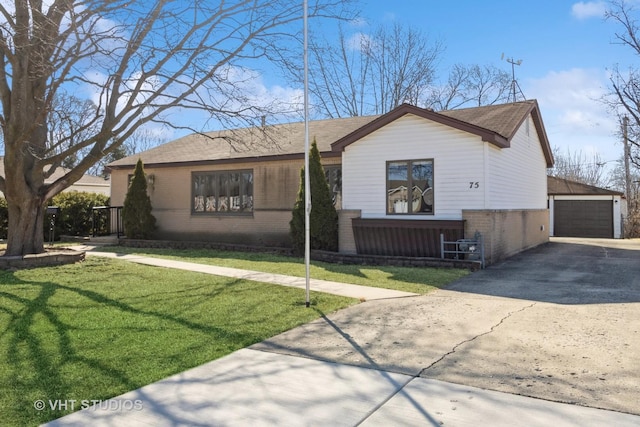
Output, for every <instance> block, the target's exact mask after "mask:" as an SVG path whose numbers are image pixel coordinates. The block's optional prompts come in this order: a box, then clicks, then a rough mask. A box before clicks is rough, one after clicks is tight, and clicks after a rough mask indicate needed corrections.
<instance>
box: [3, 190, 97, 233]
mask: <svg viewBox="0 0 640 427" xmlns="http://www.w3.org/2000/svg"><path fill="white" fill-rule="evenodd" d="M108 204H109V196H105V195H104V194H96V193H88V192H84V191H69V192H65V193H60V194H57V195H55V196H54V197H53V198H52V199H51V200H50V201H49V203H48V204H47V205H48V206H57V207H59V208H60V213H59V214H58V216H57V217H56V221H55V230H54V233H55V238H56V239H59V238H60V235H62V234H64V235H69V236H89V235H91V232H92V218H91V214H92V208H93V207H94V206H105V205H108ZM50 221H51V217H50V216H49V215H45V223H44V238H45V240H46V241H48V239H49V229H50V226H51V223H50ZM8 228H9V210H8V209H7V201H6V200H5V198H4V197H0V239H6V238H7V234H8Z"/></svg>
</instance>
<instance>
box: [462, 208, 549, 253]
mask: <svg viewBox="0 0 640 427" xmlns="http://www.w3.org/2000/svg"><path fill="white" fill-rule="evenodd" d="M462 218H463V219H464V220H465V229H464V234H465V236H466V237H467V238H472V237H473V236H474V234H475V233H476V232H480V233H481V234H482V236H483V238H484V245H485V258H486V262H487V264H492V263H496V262H498V261H500V260H503V259H505V258H507V257H510V256H512V255H515V254H516V253H518V252H521V251H523V250H525V249H529V248H532V247H534V246H538V245H540V244H542V243H545V242H548V241H549V210H548V209H527V210H463V211H462Z"/></svg>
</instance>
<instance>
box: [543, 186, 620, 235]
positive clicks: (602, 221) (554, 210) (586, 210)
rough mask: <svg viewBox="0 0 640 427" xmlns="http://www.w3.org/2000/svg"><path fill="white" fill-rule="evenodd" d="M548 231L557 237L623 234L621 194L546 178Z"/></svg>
mask: <svg viewBox="0 0 640 427" xmlns="http://www.w3.org/2000/svg"><path fill="white" fill-rule="evenodd" d="M547 193H548V195H549V234H550V235H551V236H556V237H601V238H608V239H611V238H615V239H619V238H621V237H622V213H623V207H622V204H623V200H622V193H620V192H618V191H613V190H607V189H605V188H599V187H594V186H591V185H586V184H582V183H579V182H575V181H569V180H567V179H562V178H556V177H551V176H550V177H547Z"/></svg>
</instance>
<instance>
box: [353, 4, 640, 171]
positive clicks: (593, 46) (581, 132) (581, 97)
mask: <svg viewBox="0 0 640 427" xmlns="http://www.w3.org/2000/svg"><path fill="white" fill-rule="evenodd" d="M362 5H363V7H362V10H363V12H362V17H363V19H364V20H365V22H366V23H367V24H372V26H375V24H377V23H384V22H389V21H397V22H399V23H401V24H407V25H410V26H412V27H415V28H418V29H420V30H421V31H423V32H424V33H426V34H427V35H428V36H429V37H432V38H434V39H439V40H441V41H442V42H443V43H444V46H445V49H446V50H445V52H444V54H443V55H442V61H441V64H440V72H439V74H440V75H442V76H445V75H446V71H447V68H448V67H449V66H450V65H452V64H455V63H463V64H480V65H484V64H492V65H495V66H497V67H499V68H501V69H504V70H505V71H508V72H511V65H510V64H509V63H508V62H506V61H505V60H501V56H502V54H503V53H504V55H505V59H507V58H512V59H514V60H518V59H521V60H522V64H521V65H520V66H518V67H516V79H517V80H518V83H519V85H520V87H521V89H522V91H523V93H524V95H525V96H526V97H527V98H528V99H532V98H535V99H537V100H538V102H539V103H540V109H541V112H542V116H543V120H544V123H545V127H546V130H547V134H548V136H549V140H550V142H551V144H552V146H558V147H560V148H561V149H562V150H563V152H564V151H565V150H566V149H570V150H571V151H572V152H576V151H582V152H583V153H584V154H585V155H587V156H589V157H591V156H592V154H593V153H599V154H600V156H601V158H602V160H604V161H609V160H617V159H618V158H619V157H620V156H621V155H622V144H621V142H620V140H619V138H618V137H617V136H615V135H614V133H615V132H616V130H617V128H618V125H617V121H616V119H615V117H612V116H611V115H610V114H608V113H607V111H606V109H605V108H604V107H603V106H602V104H600V103H599V102H598V101H597V99H598V98H600V97H601V96H602V95H603V94H604V93H606V92H607V90H608V89H607V86H608V77H607V69H610V68H611V67H612V66H613V65H614V64H620V65H621V66H624V67H626V66H628V65H630V64H631V63H632V61H634V60H635V59H636V58H634V57H633V55H632V54H631V52H630V51H629V50H628V49H625V48H624V47H622V46H620V45H617V44H615V43H613V41H614V37H615V32H616V31H619V30H620V28H619V27H616V25H615V24H614V23H613V22H610V21H605V20H604V17H603V15H604V10H605V7H606V2H601V1H594V2H575V1H565V0H538V1H521V0H491V1H477V0H458V1H455V2H443V1H435V0H398V1H383V0H362ZM365 29H366V26H365ZM361 31H362V29H361ZM609 165H613V163H611V164H609Z"/></svg>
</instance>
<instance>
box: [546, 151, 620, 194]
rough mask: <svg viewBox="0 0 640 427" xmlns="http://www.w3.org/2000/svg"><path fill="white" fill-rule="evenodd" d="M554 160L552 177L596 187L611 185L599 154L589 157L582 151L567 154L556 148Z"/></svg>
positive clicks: (550, 172) (551, 171)
mask: <svg viewBox="0 0 640 427" xmlns="http://www.w3.org/2000/svg"><path fill="white" fill-rule="evenodd" d="M553 158H554V164H553V168H552V169H550V170H549V171H548V174H549V175H551V176H555V177H558V178H564V179H568V180H570V181H576V182H581V183H583V184H587V185H593V186H596V187H605V186H607V185H608V184H609V181H610V177H609V176H607V175H606V173H605V169H604V165H605V163H604V161H603V160H602V158H601V157H600V155H599V154H598V153H595V154H593V156H591V157H589V156H587V155H585V154H583V153H582V151H576V152H571V150H569V149H567V152H566V154H565V153H562V152H561V151H560V149H559V148H558V147H555V148H554V149H553Z"/></svg>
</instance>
